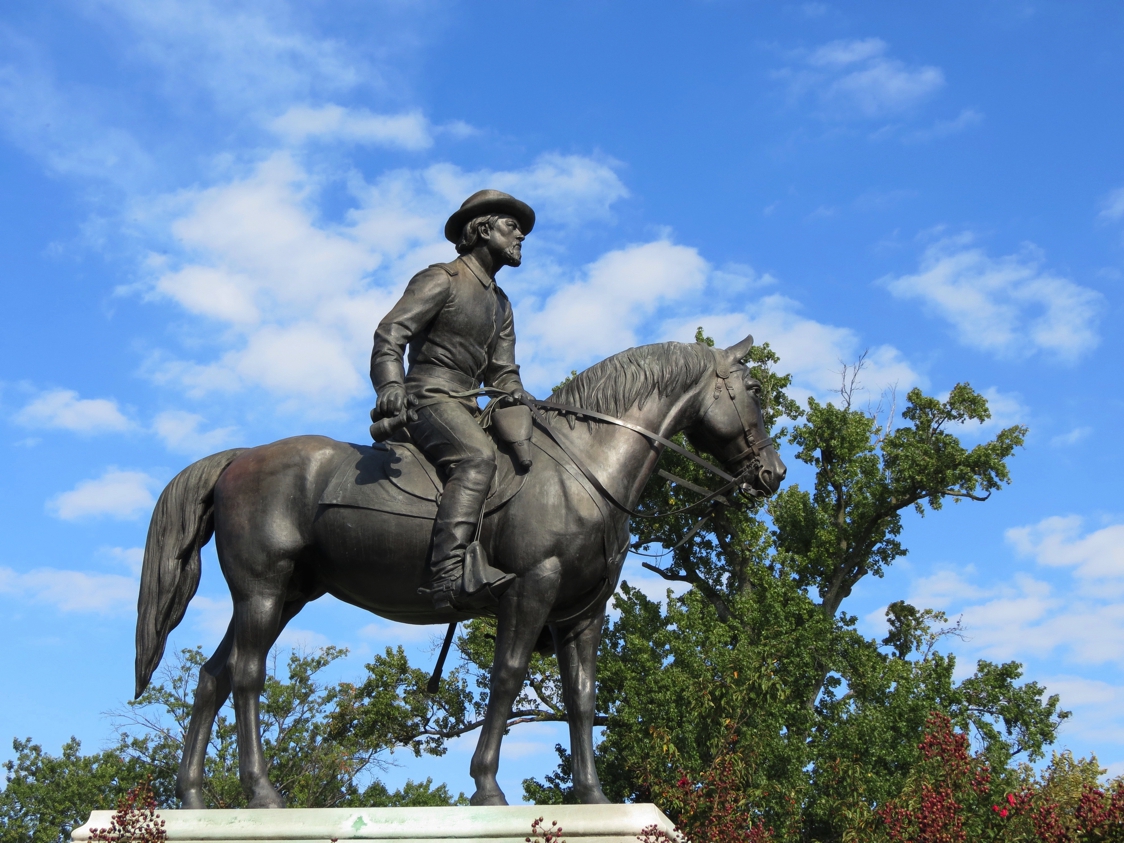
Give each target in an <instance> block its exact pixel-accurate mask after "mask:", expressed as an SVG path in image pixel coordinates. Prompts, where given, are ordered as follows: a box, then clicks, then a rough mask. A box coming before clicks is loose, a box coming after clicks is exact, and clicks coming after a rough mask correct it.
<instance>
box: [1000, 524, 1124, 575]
mask: <svg viewBox="0 0 1124 843" xmlns="http://www.w3.org/2000/svg"><path fill="white" fill-rule="evenodd" d="M1083 526H1084V519H1082V518H1081V517H1080V516H1077V515H1068V516H1052V517H1050V518H1045V519H1043V520H1042V521H1040V522H1038V523H1037V524H1032V525H1030V526H1026V527H1014V528H1012V529H1010V530H1008V531H1007V533H1006V537H1007V541H1009V542H1010V543H1011V544H1012V545H1013V546H1014V547H1015V549H1016V550H1017V551H1018V552H1019V554H1020V555H1022V556H1030V557H1032V558H1033V559H1034V560H1035V561H1036V562H1038V563H1039V564H1040V565H1049V566H1051V567H1072V568H1074V573H1075V575H1076V576H1077V577H1079V578H1081V579H1083V580H1087V581H1093V583H1092V584H1093V585H1094V587H1095V588H1097V589H1103V588H1105V587H1108V586H1109V585H1115V587H1116V588H1124V524H1112V525H1109V526H1107V527H1102V528H1101V529H1099V530H1094V531H1093V532H1091V533H1087V534H1084V535H1083V534H1082V527H1083ZM1106 580H1108V581H1110V582H1105V581H1106ZM1111 581H1116V582H1111Z"/></svg>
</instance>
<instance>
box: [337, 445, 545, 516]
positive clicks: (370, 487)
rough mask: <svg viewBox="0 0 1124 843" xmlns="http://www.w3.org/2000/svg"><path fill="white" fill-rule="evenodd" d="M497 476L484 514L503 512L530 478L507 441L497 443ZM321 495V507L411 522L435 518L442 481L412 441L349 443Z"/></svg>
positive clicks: (489, 493)
mask: <svg viewBox="0 0 1124 843" xmlns="http://www.w3.org/2000/svg"><path fill="white" fill-rule="evenodd" d="M496 444H497V447H496V476H495V477H494V478H493V479H492V488H491V490H490V491H489V492H488V499H487V502H486V503H485V505H484V512H485V513H489V512H493V511H495V510H497V509H499V508H500V507H501V506H503V505H504V504H506V503H507V502H508V501H509V500H511V499H512V498H513V497H515V495H516V494H518V493H519V490H520V489H521V488H522V486H523V481H524V479H525V478H526V476H527V471H526V469H524V468H522V466H521V464H520V462H519V459H518V458H517V456H516V455H515V453H514V452H513V450H512V449H511V447H510V446H507V445H506V443H505V444H503V445H501V444H500V443H499V442H497V443H496ZM350 447H351V453H350V454H349V455H348V456H346V457H345V458H344V459H343V460H342V461H341V462H340V464H339V466H338V467H337V468H336V471H335V474H334V475H333V476H332V479H331V480H330V481H328V485H327V486H326V487H324V493H323V494H322V495H321V496H320V504H321V505H323V506H350V507H357V508H359V509H374V510H378V511H379V512H389V513H393V514H395V515H405V516H409V517H411V518H427V519H429V520H431V521H432V520H433V519H434V518H436V517H437V505H438V504H439V503H440V502H441V494H442V492H443V491H444V489H445V483H444V479H443V478H442V477H441V474H440V472H439V471H438V470H437V468H436V467H435V466H434V465H433V463H432V462H430V461H429V459H428V458H427V457H426V455H425V454H424V453H423V452H422V451H421V450H420V449H419V448H418V447H417V446H416V445H414V444H413V443H412V442H409V441H403V440H401V439H396V440H392V441H388V442H377V443H375V444H374V445H351V446H350Z"/></svg>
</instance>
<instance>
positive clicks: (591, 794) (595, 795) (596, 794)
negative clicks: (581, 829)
mask: <svg viewBox="0 0 1124 843" xmlns="http://www.w3.org/2000/svg"><path fill="white" fill-rule="evenodd" d="M574 795H575V796H577V797H578V802H580V803H581V804H582V805H612V804H613V803H612V802H610V801H609V797H608V796H606V795H605V794H604V792H603V791H602V790H601V788H599V787H595V788H591V789H588V790H577V789H576V788H575V794H574Z"/></svg>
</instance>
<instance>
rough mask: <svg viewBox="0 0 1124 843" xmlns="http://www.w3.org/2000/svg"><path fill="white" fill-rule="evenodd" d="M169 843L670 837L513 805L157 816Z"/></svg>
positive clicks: (644, 819)
mask: <svg viewBox="0 0 1124 843" xmlns="http://www.w3.org/2000/svg"><path fill="white" fill-rule="evenodd" d="M159 817H160V819H163V820H164V822H165V825H164V830H165V832H166V833H167V839H168V843H282V841H284V843H330V842H331V843H336V841H345V840H379V841H382V840H385V841H393V843H468V841H474V840H480V841H487V843H524V841H525V840H526V838H528V837H530V836H531V823H533V822H534V821H535V820H536V819H537V818H539V817H542V818H543V819H544V823H543V824H544V825H545V826H546V827H547V828H549V827H550V823H551V821H552V820H553V821H556V822H557V823H558V825H560V826H561V827H562V838H563V839H564V840H565V841H567V843H635V841H636V836H637V835H638V834H639V833H640V831H641V829H643V828H646V827H648V826H651V825H655V826H656V827H658V828H660V829H663V830H664V831H666V832H667V833H668V834H670V833H671V832H672V829H673V826H672V823H671V821H670V820H669V819H668V818H667V817H666V816H664V813H663V812H662V811H661V810H660V809H659V808H657V807H656V806H655V805H651V804H640V805H512V806H508V807H502V808H286V809H281V810H273V811H270V810H263V811H250V810H243V811H232V810H211V811H160V812H159ZM112 818H113V811H94V812H93V813H92V814H91V815H90V819H89V821H88V822H87V823H86V824H85V825H84V826H82V827H81V828H76V829H75V830H74V833H73V834H72V835H71V840H72V841H73V843H87V841H89V839H90V829H92V828H107V827H108V826H109V824H110V821H111V820H112Z"/></svg>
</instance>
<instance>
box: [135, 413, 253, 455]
mask: <svg viewBox="0 0 1124 843" xmlns="http://www.w3.org/2000/svg"><path fill="white" fill-rule="evenodd" d="M205 421H206V419H204V418H203V417H202V416H200V415H198V414H196V413H188V412H186V411H183V410H166V411H165V412H163V413H160V414H159V415H157V416H156V418H155V419H154V420H153V422H152V428H153V430H154V431H155V432H156V435H157V436H159V437H160V438H161V439H162V440H163V442H164V447H166V448H167V449H168V450H169V451H175V452H176V453H180V454H191V455H203V454H207V453H210V452H212V451H217V450H218V449H219V448H221V447H222V446H223V445H226V444H228V443H229V442H230V440H231V437H232V436H233V434H234V433H235V431H236V430H237V428H234V427H220V428H216V429H214V430H207V431H204V430H200V426H201V425H202V424H203V423H204V422H205Z"/></svg>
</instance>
